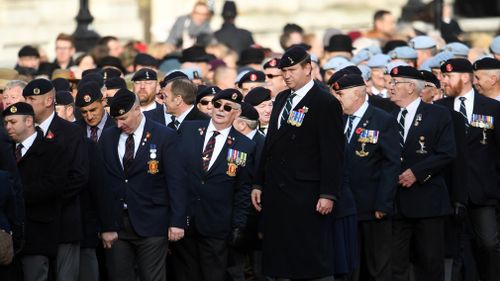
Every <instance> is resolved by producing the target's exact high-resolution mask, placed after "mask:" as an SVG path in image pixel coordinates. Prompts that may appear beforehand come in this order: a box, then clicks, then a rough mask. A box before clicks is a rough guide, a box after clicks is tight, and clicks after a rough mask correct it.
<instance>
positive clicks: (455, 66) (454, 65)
mask: <svg viewBox="0 0 500 281" xmlns="http://www.w3.org/2000/svg"><path fill="white" fill-rule="evenodd" d="M441 72H442V73H450V72H460V73H472V72H473V71H472V64H471V63H470V61H468V60H467V59H461V58H453V59H449V60H447V61H445V62H444V63H443V64H441Z"/></svg>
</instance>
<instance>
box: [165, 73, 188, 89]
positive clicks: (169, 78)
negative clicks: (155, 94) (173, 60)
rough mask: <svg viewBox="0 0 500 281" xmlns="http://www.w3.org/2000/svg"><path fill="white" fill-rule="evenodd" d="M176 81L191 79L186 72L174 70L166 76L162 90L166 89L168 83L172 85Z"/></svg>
mask: <svg viewBox="0 0 500 281" xmlns="http://www.w3.org/2000/svg"><path fill="white" fill-rule="evenodd" d="M176 79H188V80H189V77H188V76H187V75H186V74H185V73H184V72H182V71H180V70H173V71H171V72H170V73H168V74H167V75H165V77H164V78H163V80H162V81H161V82H160V86H161V88H162V89H163V88H165V87H166V86H167V85H168V83H170V82H172V81H174V80H176Z"/></svg>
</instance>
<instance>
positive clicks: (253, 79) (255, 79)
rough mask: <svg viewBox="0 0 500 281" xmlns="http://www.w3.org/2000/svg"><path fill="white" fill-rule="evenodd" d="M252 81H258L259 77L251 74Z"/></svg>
mask: <svg viewBox="0 0 500 281" xmlns="http://www.w3.org/2000/svg"><path fill="white" fill-rule="evenodd" d="M250 81H257V75H255V74H253V73H252V74H250Z"/></svg>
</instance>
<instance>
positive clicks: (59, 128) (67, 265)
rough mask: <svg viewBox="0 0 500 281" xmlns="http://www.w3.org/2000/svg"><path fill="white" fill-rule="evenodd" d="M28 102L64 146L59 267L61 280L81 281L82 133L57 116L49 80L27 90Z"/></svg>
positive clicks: (47, 135)
mask: <svg viewBox="0 0 500 281" xmlns="http://www.w3.org/2000/svg"><path fill="white" fill-rule="evenodd" d="M23 96H24V97H25V98H26V102H27V103H28V104H30V105H31V106H33V110H34V112H35V122H36V124H37V125H38V127H39V128H40V129H41V130H42V132H43V136H44V137H45V138H48V139H56V140H57V141H58V142H60V143H61V144H62V145H63V146H64V151H65V153H64V158H67V159H61V161H66V160H67V163H68V172H67V173H64V176H65V178H66V179H67V182H66V184H65V185H64V197H63V206H62V216H61V227H60V232H59V248H58V253H57V255H58V257H57V265H56V276H57V278H58V280H77V279H78V271H79V256H80V244H79V243H80V239H81V237H82V236H81V234H82V225H81V214H80V197H79V193H80V190H81V189H82V187H83V186H84V185H85V184H86V182H87V180H88V157H87V153H86V147H85V144H84V143H83V141H84V135H83V132H82V131H81V129H80V128H79V127H78V126H77V125H75V124H73V123H71V122H68V121H66V120H64V119H62V118H61V117H59V116H57V115H56V114H55V112H54V103H55V91H54V87H53V85H52V83H51V82H50V81H49V80H46V79H35V80H32V81H31V82H29V83H28V85H27V86H26V87H25V88H24V90H23Z"/></svg>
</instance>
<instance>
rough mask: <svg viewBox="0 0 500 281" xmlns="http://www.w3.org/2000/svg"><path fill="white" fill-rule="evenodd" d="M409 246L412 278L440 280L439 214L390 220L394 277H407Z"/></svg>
mask: <svg viewBox="0 0 500 281" xmlns="http://www.w3.org/2000/svg"><path fill="white" fill-rule="evenodd" d="M412 243H414V244H412ZM410 249H413V250H414V252H413V256H414V271H415V281H444V218H443V217H433V218H422V219H409V218H404V219H395V220H394V221H393V243H392V269H393V280H394V281H408V280H409V278H410Z"/></svg>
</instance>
